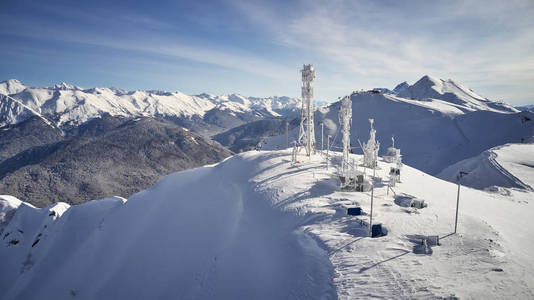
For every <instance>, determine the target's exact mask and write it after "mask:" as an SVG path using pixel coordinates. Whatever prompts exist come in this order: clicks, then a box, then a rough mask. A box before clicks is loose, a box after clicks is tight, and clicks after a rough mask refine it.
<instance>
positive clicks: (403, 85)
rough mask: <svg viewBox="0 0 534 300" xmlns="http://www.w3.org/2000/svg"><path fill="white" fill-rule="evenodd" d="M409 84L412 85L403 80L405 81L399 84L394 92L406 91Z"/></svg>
mask: <svg viewBox="0 0 534 300" xmlns="http://www.w3.org/2000/svg"><path fill="white" fill-rule="evenodd" d="M409 86H410V85H409V84H408V82H406V81H403V82H401V83H399V84H397V86H396V87H395V88H394V89H393V93H395V94H398V93H400V92H402V91H404V90H405V89H406V88H407V87H409Z"/></svg>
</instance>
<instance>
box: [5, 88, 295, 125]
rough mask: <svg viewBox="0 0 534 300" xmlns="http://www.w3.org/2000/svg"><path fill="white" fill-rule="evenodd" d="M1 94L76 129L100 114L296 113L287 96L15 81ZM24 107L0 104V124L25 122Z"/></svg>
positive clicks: (293, 100)
mask: <svg viewBox="0 0 534 300" xmlns="http://www.w3.org/2000/svg"><path fill="white" fill-rule="evenodd" d="M0 92H1V93H3V94H6V95H9V96H10V97H11V98H13V99H16V100H17V101H18V102H19V103H21V104H22V105H24V107H25V108H29V109H31V110H32V111H33V112H35V113H36V114H39V115H41V116H45V117H46V118H48V119H50V120H54V121H55V123H56V125H57V126H63V125H78V124H82V123H85V122H87V121H88V120H90V119H93V118H97V117H100V116H102V115H103V114H110V115H112V116H124V117H140V116H158V117H168V118H173V117H177V118H192V117H193V116H198V117H203V116H204V115H205V114H206V112H208V111H210V110H213V109H218V110H222V111H225V112H228V113H229V114H232V115H236V114H244V113H251V114H257V115H258V116H280V114H283V113H286V112H288V111H293V110H295V109H296V107H297V104H298V100H297V99H291V98H286V97H280V98H279V97H271V98H267V99H264V98H247V97H244V96H241V95H238V94H230V95H222V96H214V95H208V94H201V95H198V96H190V95H186V94H184V93H181V92H162V91H132V92H125V91H123V90H120V89H114V88H91V89H82V88H80V87H77V86H72V85H69V84H67V83H64V82H63V83H61V84H57V85H55V86H52V87H46V88H26V87H24V86H23V85H22V84H21V83H20V82H19V81H16V80H9V81H5V82H2V83H1V84H0ZM27 117H28V114H27V113H25V112H24V109H22V108H14V107H13V104H12V103H9V102H7V101H1V102H0V120H1V122H0V126H5V125H7V124H14V123H18V122H21V121H23V120H25V119H27Z"/></svg>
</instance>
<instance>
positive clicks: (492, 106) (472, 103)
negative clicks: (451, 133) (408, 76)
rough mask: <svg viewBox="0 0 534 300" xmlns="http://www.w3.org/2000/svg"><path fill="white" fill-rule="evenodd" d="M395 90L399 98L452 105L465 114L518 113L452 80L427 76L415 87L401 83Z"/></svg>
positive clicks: (512, 108) (507, 105) (511, 107)
mask: <svg viewBox="0 0 534 300" xmlns="http://www.w3.org/2000/svg"><path fill="white" fill-rule="evenodd" d="M395 89H396V91H395V92H396V95H397V96H398V97H402V98H406V99H412V100H421V101H438V102H440V103H441V104H446V105H451V104H452V105H453V106H455V107H457V108H458V109H460V110H461V111H464V112H467V111H475V110H489V111H495V112H504V113H516V112H518V110H517V109H515V108H514V107H513V106H511V105H509V104H506V103H501V102H494V101H490V100H488V99H487V98H484V97H482V96H480V95H478V94H476V93H475V92H473V91H472V90H471V89H469V88H467V87H465V86H464V85H462V84H460V83H457V82H455V81H454V80H452V79H447V80H443V79H438V78H435V77H432V76H429V75H425V76H423V77H422V78H421V79H419V80H418V81H417V82H416V83H414V84H413V85H407V84H403V83H401V84H400V85H398V86H397V87H396V88H395Z"/></svg>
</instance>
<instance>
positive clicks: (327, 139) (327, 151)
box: [326, 136, 330, 170]
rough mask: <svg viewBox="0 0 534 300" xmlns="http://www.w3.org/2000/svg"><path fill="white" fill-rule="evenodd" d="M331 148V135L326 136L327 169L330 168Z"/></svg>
mask: <svg viewBox="0 0 534 300" xmlns="http://www.w3.org/2000/svg"><path fill="white" fill-rule="evenodd" d="M329 150H330V136H327V137H326V169H327V170H328V165H329V164H330V161H329V156H328V155H329Z"/></svg>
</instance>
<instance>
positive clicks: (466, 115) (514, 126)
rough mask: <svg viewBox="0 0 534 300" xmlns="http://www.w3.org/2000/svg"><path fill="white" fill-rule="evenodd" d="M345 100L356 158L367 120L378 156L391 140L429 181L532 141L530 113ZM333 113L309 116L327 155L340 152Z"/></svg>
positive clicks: (362, 96) (279, 141)
mask: <svg viewBox="0 0 534 300" xmlns="http://www.w3.org/2000/svg"><path fill="white" fill-rule="evenodd" d="M350 97H351V100H352V127H351V143H352V146H353V148H354V151H355V152H356V153H361V150H360V149H359V144H358V139H359V140H361V141H362V142H363V141H366V140H367V139H368V136H369V121H368V119H369V118H374V119H375V122H374V126H375V128H376V130H377V133H376V136H377V139H378V141H380V143H381V147H380V153H381V154H383V153H385V151H386V149H387V148H388V147H389V146H390V145H391V136H392V135H394V136H395V140H396V145H397V146H398V147H399V148H400V149H401V154H402V155H403V159H404V161H405V162H407V163H408V164H410V165H411V166H413V167H415V168H418V169H420V170H423V171H424V172H427V173H429V174H433V175H435V174H437V173H439V172H440V171H441V170H443V169H444V168H446V167H448V166H450V165H452V164H454V163H456V162H458V161H460V160H463V159H467V158H470V157H473V156H476V155H478V154H480V153H481V152H482V151H485V150H487V149H489V148H492V147H495V146H499V145H503V144H506V143H519V142H521V141H522V140H523V141H525V140H529V139H530V138H532V137H533V136H534V113H532V112H527V111H526V112H516V113H510V112H496V111H493V110H482V109H480V110H475V111H469V110H468V109H467V107H464V106H462V105H459V104H451V103H449V102H446V101H444V100H432V101H430V100H429V101H426V100H425V101H422V100H413V99H406V98H401V97H398V96H395V95H392V94H383V93H374V92H355V93H353V94H352V95H351V96H350ZM339 107H340V103H339V102H336V103H333V104H332V105H330V106H328V107H327V108H322V109H320V110H319V111H318V112H316V114H315V120H316V123H319V122H324V124H325V133H324V134H325V136H324V147H326V135H331V136H332V139H333V143H334V146H333V147H334V148H333V149H340V148H339V147H340V136H339V133H338V130H339V120H338V118H339V117H338V114H339ZM315 133H316V141H317V144H318V146H317V148H320V142H321V131H320V128H319V126H316V129H315ZM297 136H298V128H296V129H295V130H293V131H292V132H291V133H290V139H289V140H290V142H292V141H294V140H295V139H296V138H297ZM266 140H267V143H266V144H265V145H264V149H275V148H276V147H280V148H285V147H286V137H285V135H281V136H277V137H269V138H267V139H266ZM336 147H338V148H336Z"/></svg>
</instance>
